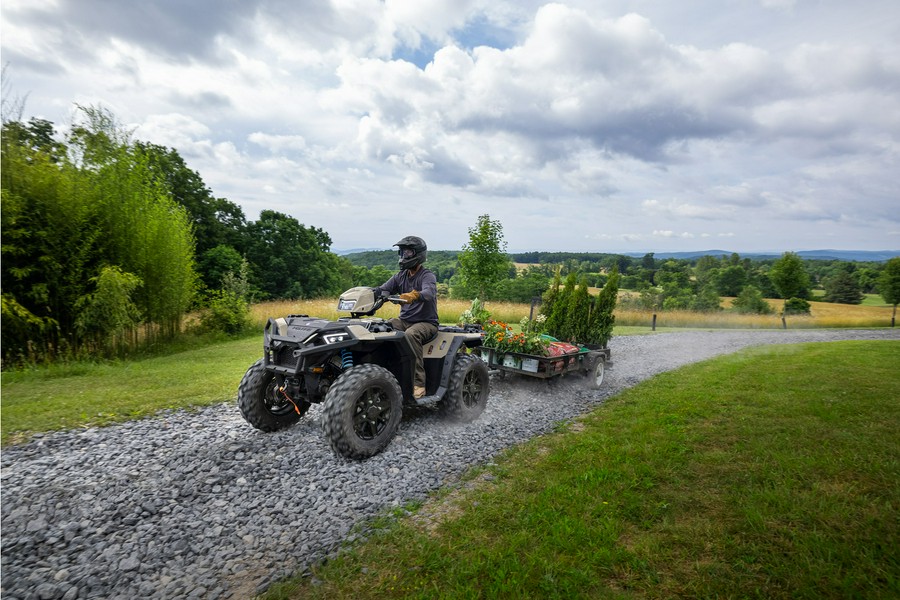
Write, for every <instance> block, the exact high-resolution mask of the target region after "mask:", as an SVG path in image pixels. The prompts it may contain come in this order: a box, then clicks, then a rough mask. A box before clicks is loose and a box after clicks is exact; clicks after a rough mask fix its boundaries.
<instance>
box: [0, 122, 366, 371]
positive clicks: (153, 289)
mask: <svg viewBox="0 0 900 600" xmlns="http://www.w3.org/2000/svg"><path fill="white" fill-rule="evenodd" d="M0 151H2V171H0V183H2V232H3V244H2V263H0V265H2V319H3V327H2V352H3V360H4V366H6V365H7V364H9V363H10V362H22V361H25V362H32V361H40V360H47V359H53V358H56V357H61V356H62V357H68V356H74V355H79V354H89V355H96V354H116V353H118V352H120V351H123V350H127V349H129V348H134V347H135V346H138V345H146V344H153V343H155V342H156V341H159V340H163V339H168V338H171V337H173V336H175V335H177V334H178V333H179V332H180V331H181V327H182V323H183V322H184V316H185V314H186V313H187V312H188V311H191V310H197V309H199V308H212V309H213V311H212V312H211V313H207V314H211V315H213V316H215V315H219V316H223V318H225V319H226V320H229V319H230V320H233V321H235V323H233V324H232V328H233V329H240V327H241V325H242V323H241V318H240V314H241V311H242V310H244V308H245V307H246V304H247V303H249V302H253V301H256V300H262V299H270V298H314V297H319V296H325V295H336V294H338V293H340V291H342V290H343V289H345V288H346V287H347V286H349V285H351V284H352V282H353V274H354V267H353V265H352V264H350V263H349V261H347V260H345V259H342V258H340V257H338V256H336V255H335V254H333V253H332V252H330V246H331V238H330V237H329V235H328V233H327V232H325V231H323V230H322V229H319V228H315V227H308V226H304V225H303V224H301V223H299V222H298V221H297V220H296V219H295V218H293V217H291V216H289V215H285V214H283V213H280V212H277V211H274V210H264V211H262V212H261V213H260V216H259V219H257V220H256V221H249V220H248V219H247V218H246V216H245V215H244V212H243V211H242V209H241V208H240V207H239V206H238V205H237V204H235V203H233V202H231V201H229V200H227V199H225V198H217V197H215V196H214V195H213V194H212V191H211V190H210V189H209V188H208V187H207V186H206V185H205V184H204V182H203V180H202V178H201V177H200V175H199V174H198V173H197V172H196V171H193V170H191V169H190V168H188V166H187V165H186V164H185V162H184V160H183V159H182V158H181V156H179V154H178V153H177V152H176V151H175V150H173V149H170V148H165V147H162V146H158V145H154V144H149V143H146V142H142V141H139V140H134V139H133V138H132V135H131V133H130V132H129V131H127V130H126V129H125V128H123V127H122V126H121V125H120V124H119V123H118V122H117V121H116V120H115V117H114V116H113V115H112V114H111V113H109V112H108V111H105V110H102V109H97V108H93V107H80V110H79V119H78V122H77V123H76V124H75V125H74V126H73V127H71V129H70V130H69V131H68V132H66V133H65V134H60V133H58V132H57V131H56V129H55V126H54V125H53V123H51V122H48V121H46V120H42V119H35V118H32V119H30V120H29V121H28V122H22V121H21V120H7V119H6V118H5V116H4V122H3V126H2V139H0ZM235 315H237V317H236V316H235ZM211 323H212V325H213V326H220V325H221V324H222V323H216V322H215V321H212V322H211ZM225 328H226V329H227V328H228V326H227V325H226V326H225Z"/></svg>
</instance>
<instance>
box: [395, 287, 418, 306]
mask: <svg viewBox="0 0 900 600" xmlns="http://www.w3.org/2000/svg"><path fill="white" fill-rule="evenodd" d="M419 295H420V294H419V291H418V290H413V291H411V292H406V293H405V294H400V296H399V298H400V299H402V300H406V302H407V303H408V304H412V303H413V302H415V301H416V300H418V299H419Z"/></svg>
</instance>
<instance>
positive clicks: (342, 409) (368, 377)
mask: <svg viewBox="0 0 900 600" xmlns="http://www.w3.org/2000/svg"><path fill="white" fill-rule="evenodd" d="M385 302H393V303H395V304H402V303H403V300H401V299H400V298H399V297H397V296H388V295H384V294H378V295H376V293H375V289H374V288H369V287H355V288H352V289H350V290H347V291H346V292H344V293H343V294H342V295H341V297H340V300H339V301H338V311H340V312H348V313H350V316H349V317H341V318H339V319H338V320H336V321H330V320H328V319H320V318H316V317H310V316H308V315H289V316H287V317H283V318H279V319H269V320H268V322H267V323H266V326H265V331H264V332H263V357H262V358H261V359H259V360H258V361H256V362H255V363H253V365H251V366H250V368H249V369H247V372H246V373H245V374H244V377H243V379H242V380H241V384H240V388H239V390H238V407H239V408H240V411H241V414H242V415H243V417H244V419H246V420H247V422H248V423H250V424H251V425H252V426H253V427H255V428H257V429H259V430H261V431H266V432H272V431H278V430H281V429H284V428H286V427H290V426H291V425H293V424H294V423H296V422H297V421H299V420H300V419H301V418H302V417H303V415H305V414H306V412H307V411H308V410H309V408H310V406H311V405H312V404H319V403H323V402H324V407H323V410H324V414H323V416H322V420H323V422H322V427H323V429H324V431H325V436H326V437H327V439H328V441H329V443H330V444H331V447H332V449H333V450H334V451H335V452H336V453H337V454H339V455H341V456H344V457H346V458H352V459H364V458H368V457H370V456H374V455H375V454H378V453H379V452H381V451H382V450H383V449H384V448H385V447H386V446H387V445H388V444H389V443H390V441H391V439H392V438H393V437H394V435H395V434H396V432H397V429H398V427H399V425H400V418H401V416H402V413H403V408H404V407H411V406H419V405H436V406H437V408H438V410H439V411H440V412H441V413H442V414H444V415H446V416H447V417H449V418H450V419H453V420H455V421H458V422H469V421H473V420H475V419H477V418H478V417H479V415H481V413H482V412H483V411H484V408H485V406H486V405H487V399H488V394H489V393H490V376H489V373H488V368H487V366H486V365H485V364H484V362H483V361H482V360H481V359H480V358H479V357H478V356H476V355H475V354H470V353H469V350H470V349H473V348H477V347H479V346H480V345H481V343H482V331H481V327H480V326H465V327H450V326H439V327H438V333H437V335H436V336H435V337H434V338H433V339H431V340H429V341H428V342H426V343H425V344H424V346H423V354H424V365H425V374H426V385H425V389H426V396H425V397H423V398H418V399H417V398H415V397H414V396H413V378H414V374H415V361H416V357H415V353H414V352H413V348H412V346H411V344H410V341H409V340H408V339H407V337H406V334H405V333H404V332H402V331H397V330H395V329H394V328H393V327H392V326H391V324H390V321H387V320H385V319H381V318H364V317H372V315H374V314H375V312H376V311H377V310H378V309H379V308H381V307H382V306H383V305H384V303H385Z"/></svg>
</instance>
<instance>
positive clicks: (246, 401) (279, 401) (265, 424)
mask: <svg viewBox="0 0 900 600" xmlns="http://www.w3.org/2000/svg"><path fill="white" fill-rule="evenodd" d="M309 407H310V404H309V402H307V401H305V400H300V399H298V400H294V402H291V401H290V400H289V399H288V398H287V397H286V396H284V395H283V394H279V392H278V384H277V382H276V380H275V375H274V374H273V373H272V372H271V371H268V370H266V365H265V362H264V361H263V359H259V360H258V361H256V362H255V363H253V364H252V365H250V368H249V369H247V372H246V373H244V377H243V379H241V385H240V387H239V388H238V408H239V409H240V410H241V415H243V417H244V419H245V420H246V421H247V422H248V423H250V424H251V425H253V426H254V427H255V428H257V429H259V430H260V431H265V432H267V433H270V432H273V431H279V430H281V429H285V428H287V427H290V426H291V425H293V424H294V423H296V422H297V421H299V420H300V417H302V416H303V415H305V414H306V412H307V411H308V410H309Z"/></svg>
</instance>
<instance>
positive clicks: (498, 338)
mask: <svg viewBox="0 0 900 600" xmlns="http://www.w3.org/2000/svg"><path fill="white" fill-rule="evenodd" d="M544 321H545V318H544V316H543V315H538V317H536V318H535V320H534V321H530V320H529V319H528V317H525V318H524V319H522V321H521V323H520V324H521V327H522V331H519V332H518V333H516V332H514V331H513V328H512V327H510V326H509V325H507V324H506V323H504V322H502V321H495V320H493V319H492V320H490V321H488V322H487V324H485V325H484V346H485V347H486V348H494V349H495V350H496V351H497V352H498V353H500V354H503V353H505V352H518V353H521V354H537V355H541V356H543V355H544V353H545V351H546V348H547V341H546V340H545V339H543V338H542V337H541V334H542V333H543V331H542V327H541V326H542V325H543V323H544Z"/></svg>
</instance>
